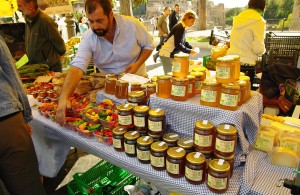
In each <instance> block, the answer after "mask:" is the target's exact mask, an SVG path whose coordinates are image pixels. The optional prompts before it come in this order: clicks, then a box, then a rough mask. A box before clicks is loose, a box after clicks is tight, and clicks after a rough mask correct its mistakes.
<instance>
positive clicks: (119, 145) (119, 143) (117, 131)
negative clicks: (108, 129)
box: [112, 127, 127, 152]
mask: <svg viewBox="0 0 300 195" xmlns="http://www.w3.org/2000/svg"><path fill="white" fill-rule="evenodd" d="M112 132H113V146H114V148H115V150H116V151H118V152H124V134H125V133H126V132H127V130H126V128H124V127H115V128H114V129H113V131H112Z"/></svg>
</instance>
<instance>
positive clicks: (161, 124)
mask: <svg viewBox="0 0 300 195" xmlns="http://www.w3.org/2000/svg"><path fill="white" fill-rule="evenodd" d="M165 125H166V116H165V111H164V110H162V109H160V108H154V109H151V110H150V111H149V117H148V131H149V134H152V135H158V136H161V137H162V136H163V134H164V131H165Z"/></svg>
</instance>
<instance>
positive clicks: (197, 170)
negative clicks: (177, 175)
mask: <svg viewBox="0 0 300 195" xmlns="http://www.w3.org/2000/svg"><path fill="white" fill-rule="evenodd" d="M205 175H206V159H205V156H204V155H203V154H201V153H200V152H191V153H189V154H187V155H186V165H185V178H186V180H187V181H188V182H189V183H191V184H202V183H203V182H204V181H205Z"/></svg>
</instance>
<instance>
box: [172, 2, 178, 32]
mask: <svg viewBox="0 0 300 195" xmlns="http://www.w3.org/2000/svg"><path fill="white" fill-rule="evenodd" d="M179 11H180V7H179V5H178V4H175V6H174V9H173V11H172V13H171V14H170V15H169V30H172V28H173V27H174V26H175V25H176V24H177V23H178V21H179V18H180V15H179Z"/></svg>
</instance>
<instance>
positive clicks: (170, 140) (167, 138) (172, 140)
mask: <svg viewBox="0 0 300 195" xmlns="http://www.w3.org/2000/svg"><path fill="white" fill-rule="evenodd" d="M163 140H164V142H166V143H167V144H168V146H169V147H175V146H177V141H178V140H179V135H178V134H176V133H167V134H165V135H164V136H163Z"/></svg>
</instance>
